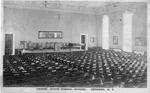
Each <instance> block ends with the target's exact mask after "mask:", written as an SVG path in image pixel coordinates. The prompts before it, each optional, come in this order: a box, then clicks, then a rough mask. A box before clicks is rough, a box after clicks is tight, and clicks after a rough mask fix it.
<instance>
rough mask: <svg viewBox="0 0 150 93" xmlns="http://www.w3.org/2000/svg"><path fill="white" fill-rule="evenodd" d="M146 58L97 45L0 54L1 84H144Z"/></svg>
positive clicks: (95, 85)
mask: <svg viewBox="0 0 150 93" xmlns="http://www.w3.org/2000/svg"><path fill="white" fill-rule="evenodd" d="M146 58H147V57H146V55H138V54H135V53H128V52H123V51H121V52H120V51H114V50H103V49H101V48H93V49H89V50H88V51H86V52H84V51H76V52H72V53H70V52H53V53H45V54H44V55H43V54H40V53H35V54H24V55H14V56H4V66H3V67H4V71H3V74H4V86H17V85H20V86H50V87H57V86H58V87H116V86H117V87H120V86H123V87H129V88H131V87H147V85H146V84H147V59H146Z"/></svg>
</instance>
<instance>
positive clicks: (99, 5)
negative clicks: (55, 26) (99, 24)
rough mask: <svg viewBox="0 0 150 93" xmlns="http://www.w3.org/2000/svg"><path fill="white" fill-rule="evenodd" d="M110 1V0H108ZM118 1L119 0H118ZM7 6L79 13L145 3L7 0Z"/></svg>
mask: <svg viewBox="0 0 150 93" xmlns="http://www.w3.org/2000/svg"><path fill="white" fill-rule="evenodd" d="M106 1H108V0H106ZM116 1H117V0H116ZM4 5H5V6H9V7H10V6H11V7H12V6H13V7H17V6H18V7H19V8H20V7H29V8H38V9H43V10H49V9H51V10H54V11H57V10H58V11H60V10H63V11H68V12H79V13H90V14H91V13H92V14H95V13H105V12H109V11H110V12H111V11H117V10H121V9H124V10H125V9H127V8H128V7H133V8H134V7H136V6H138V7H139V6H141V5H143V3H135V2H130V3H129V2H104V1H98V0H97V1H88V0H86V1H74V0H65V1H59V0H39V1H29V0H28V1H27V0H20V1H16V0H6V1H4ZM144 5H146V4H144Z"/></svg>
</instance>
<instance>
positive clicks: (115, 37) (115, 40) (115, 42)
mask: <svg viewBox="0 0 150 93" xmlns="http://www.w3.org/2000/svg"><path fill="white" fill-rule="evenodd" d="M113 44H114V45H117V44H118V36H113Z"/></svg>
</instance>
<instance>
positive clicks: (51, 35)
mask: <svg viewBox="0 0 150 93" xmlns="http://www.w3.org/2000/svg"><path fill="white" fill-rule="evenodd" d="M39 39H62V31H39Z"/></svg>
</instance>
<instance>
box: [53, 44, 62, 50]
mask: <svg viewBox="0 0 150 93" xmlns="http://www.w3.org/2000/svg"><path fill="white" fill-rule="evenodd" d="M60 49H61V45H60V44H59V43H55V45H54V51H60Z"/></svg>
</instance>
